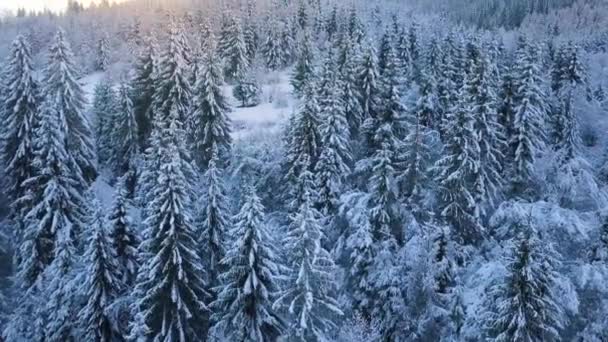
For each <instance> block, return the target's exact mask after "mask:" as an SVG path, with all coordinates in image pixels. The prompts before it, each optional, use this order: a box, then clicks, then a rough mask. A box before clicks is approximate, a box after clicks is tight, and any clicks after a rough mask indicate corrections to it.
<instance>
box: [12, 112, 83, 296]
mask: <svg viewBox="0 0 608 342" xmlns="http://www.w3.org/2000/svg"><path fill="white" fill-rule="evenodd" d="M43 105H44V107H41V108H42V112H41V118H40V125H38V126H37V127H36V128H35V133H34V140H33V143H34V155H35V157H34V161H33V166H34V167H35V172H34V174H33V175H32V177H30V178H29V179H27V180H25V181H24V183H23V186H24V187H25V188H26V189H27V192H26V195H25V197H26V198H24V199H22V200H28V201H31V203H32V205H33V206H32V208H31V209H30V211H29V212H28V213H27V214H26V216H25V223H26V224H25V232H24V242H23V244H22V245H21V248H20V258H19V259H20V264H19V266H18V274H17V276H18V278H19V279H20V281H21V282H22V284H23V285H24V286H26V287H28V286H31V285H32V284H34V283H35V282H36V281H37V280H39V277H40V276H41V274H42V272H43V271H44V270H45V269H46V268H47V266H48V265H49V264H51V262H52V261H53V259H54V258H55V255H57V253H56V249H57V242H56V241H57V236H59V234H64V233H62V232H61V231H62V230H69V232H68V233H66V234H69V238H70V239H75V238H76V237H77V236H78V233H79V232H80V231H81V230H82V228H83V227H84V224H85V213H84V210H85V209H84V207H85V205H84V200H83V198H82V194H81V190H80V188H79V184H80V183H79V182H78V178H77V177H78V174H76V173H74V171H73V170H74V166H73V163H74V162H73V160H72V159H71V158H70V156H69V154H68V153H67V152H66V150H65V136H66V134H67V133H66V131H65V128H66V126H65V124H62V120H61V117H60V115H59V113H58V112H57V110H56V109H55V106H54V104H53V103H52V102H51V103H43ZM64 235H65V234H64ZM66 238H67V237H66ZM70 243H73V242H70Z"/></svg>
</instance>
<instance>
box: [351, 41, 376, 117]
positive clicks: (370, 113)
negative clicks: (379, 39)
mask: <svg viewBox="0 0 608 342" xmlns="http://www.w3.org/2000/svg"><path fill="white" fill-rule="evenodd" d="M377 68H378V62H377V60H376V52H375V51H374V49H373V47H371V46H369V47H368V48H367V49H366V50H365V51H364V53H363V58H362V61H361V64H360V65H359V71H358V72H357V75H358V84H359V95H360V96H361V97H360V99H359V102H360V103H361V109H362V115H361V116H362V119H363V120H367V119H368V118H375V117H376V116H377V115H378V110H379V109H378V103H377V102H378V99H379V98H380V92H381V90H380V85H379V84H378V82H379V80H378V77H379V76H378V69H377Z"/></svg>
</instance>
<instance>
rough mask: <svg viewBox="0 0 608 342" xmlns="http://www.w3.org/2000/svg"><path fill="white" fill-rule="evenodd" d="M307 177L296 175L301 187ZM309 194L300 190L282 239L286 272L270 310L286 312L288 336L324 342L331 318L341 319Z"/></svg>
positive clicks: (329, 261)
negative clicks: (300, 195)
mask: <svg viewBox="0 0 608 342" xmlns="http://www.w3.org/2000/svg"><path fill="white" fill-rule="evenodd" d="M311 177H312V176H311V175H310V173H309V172H308V171H304V172H303V173H302V174H301V175H300V179H301V180H302V181H301V182H302V183H306V182H305V181H304V179H305V178H311ZM313 191H314V190H313V189H312V188H311V187H306V188H305V189H304V190H303V195H302V197H303V200H302V203H301V205H300V207H299V208H298V210H297V213H296V214H295V215H293V216H292V218H291V225H290V227H289V233H288V234H287V237H286V238H285V247H286V249H287V251H288V255H289V260H288V266H289V268H290V272H289V274H288V275H287V279H286V284H285V286H284V287H283V288H282V290H281V292H280V295H279V297H278V299H277V301H276V302H275V304H274V306H275V307H284V308H286V309H287V312H288V314H289V319H290V324H289V333H290V335H291V336H293V337H294V338H296V339H299V340H302V341H325V340H326V338H327V334H328V331H329V330H330V329H332V328H335V327H336V324H335V322H334V321H333V319H332V316H336V315H338V316H339V315H342V311H341V310H340V309H339V307H338V302H337V301H336V299H335V297H334V291H335V288H334V284H335V283H334V282H333V281H332V278H333V276H332V273H333V272H334V270H335V265H334V262H333V260H332V258H331V256H330V254H329V252H327V250H325V248H323V246H322V240H323V239H324V234H323V231H322V227H321V226H320V222H319V218H320V213H319V212H318V211H317V210H316V209H314V207H313V200H312V197H313V196H314V194H313V193H312V192H313Z"/></svg>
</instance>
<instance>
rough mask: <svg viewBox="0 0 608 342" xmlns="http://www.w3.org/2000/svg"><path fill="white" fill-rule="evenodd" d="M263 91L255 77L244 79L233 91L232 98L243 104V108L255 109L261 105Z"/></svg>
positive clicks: (247, 76)
mask: <svg viewBox="0 0 608 342" xmlns="http://www.w3.org/2000/svg"><path fill="white" fill-rule="evenodd" d="M261 94H262V89H261V88H260V84H259V83H258V80H257V78H256V77H255V76H253V75H246V76H244V77H242V78H241V79H240V80H239V81H238V83H237V84H236V85H235V86H234V88H233V89H232V96H234V98H235V99H236V100H237V101H240V102H241V107H255V106H257V105H259V104H260V102H261V99H260V96H261Z"/></svg>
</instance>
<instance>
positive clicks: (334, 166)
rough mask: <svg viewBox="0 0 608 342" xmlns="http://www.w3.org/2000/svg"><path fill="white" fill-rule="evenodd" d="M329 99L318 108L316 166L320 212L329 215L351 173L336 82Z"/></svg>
mask: <svg viewBox="0 0 608 342" xmlns="http://www.w3.org/2000/svg"><path fill="white" fill-rule="evenodd" d="M330 83H331V84H328V85H327V86H328V87H330V89H329V94H328V98H327V99H325V101H324V102H325V103H324V104H323V107H322V108H321V111H322V115H323V120H322V123H321V125H320V127H319V131H320V133H321V139H322V141H321V152H320V155H319V162H318V163H317V164H316V166H315V177H316V189H317V190H318V191H319V197H318V198H317V201H318V205H319V208H320V210H321V213H322V214H324V215H331V214H334V213H335V212H336V210H337V209H338V199H339V196H340V194H341V192H342V190H343V189H342V182H343V181H344V180H345V179H346V177H347V176H348V174H349V173H350V167H349V164H350V161H351V160H352V156H351V152H350V146H349V142H348V140H349V136H348V123H347V121H346V117H345V115H344V107H343V105H342V103H341V96H340V91H339V90H340V89H339V88H338V87H339V84H338V83H336V82H330Z"/></svg>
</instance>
